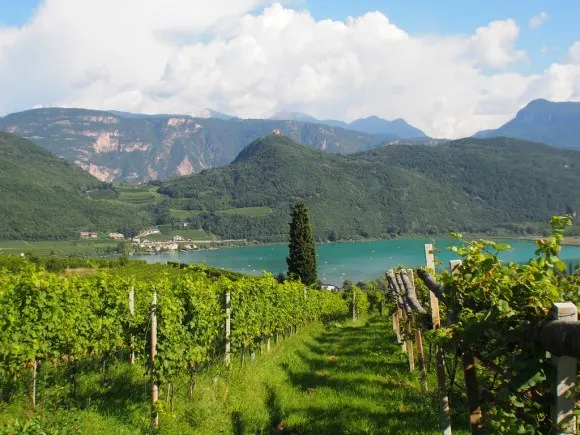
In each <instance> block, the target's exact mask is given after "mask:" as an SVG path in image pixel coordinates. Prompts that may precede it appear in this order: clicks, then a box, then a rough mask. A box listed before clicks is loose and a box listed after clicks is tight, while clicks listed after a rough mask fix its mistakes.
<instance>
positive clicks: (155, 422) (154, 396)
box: [151, 293, 159, 427]
mask: <svg viewBox="0 0 580 435" xmlns="http://www.w3.org/2000/svg"><path fill="white" fill-rule="evenodd" d="M155 355H157V293H153V302H152V303H151V369H152V371H153V382H152V383H151V406H152V407H153V419H152V421H151V425H152V426H153V427H159V413H158V412H157V411H155V403H157V400H159V385H158V383H157V379H155Z"/></svg>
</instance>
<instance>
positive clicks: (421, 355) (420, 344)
mask: <svg viewBox="0 0 580 435" xmlns="http://www.w3.org/2000/svg"><path fill="white" fill-rule="evenodd" d="M415 341H416V342H417V360H418V361H419V370H420V371H421V391H423V393H426V392H427V371H426V369H425V353H424V351H423V337H422V336H421V330H420V329H417V330H416V331H415Z"/></svg>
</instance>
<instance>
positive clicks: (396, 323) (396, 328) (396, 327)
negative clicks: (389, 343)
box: [393, 310, 401, 344]
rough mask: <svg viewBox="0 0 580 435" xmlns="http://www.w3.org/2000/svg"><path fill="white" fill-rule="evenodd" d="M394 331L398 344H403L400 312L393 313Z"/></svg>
mask: <svg viewBox="0 0 580 435" xmlns="http://www.w3.org/2000/svg"><path fill="white" fill-rule="evenodd" d="M393 330H394V331H395V335H396V336H397V343H399V344H401V330H400V329H399V310H397V311H395V312H394V313H393Z"/></svg>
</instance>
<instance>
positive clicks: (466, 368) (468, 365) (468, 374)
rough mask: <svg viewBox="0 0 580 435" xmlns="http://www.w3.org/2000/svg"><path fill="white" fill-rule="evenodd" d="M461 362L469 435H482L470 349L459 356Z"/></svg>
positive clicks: (473, 365) (479, 406)
mask: <svg viewBox="0 0 580 435" xmlns="http://www.w3.org/2000/svg"><path fill="white" fill-rule="evenodd" d="M461 359H462V361H463V377H464V378H465V393H466V395H467V406H468V407H469V424H470V426H471V433H472V434H474V435H476V434H483V433H484V431H483V426H482V413H481V405H480V404H479V391H478V389H477V376H476V372H475V359H474V357H473V351H472V350H471V349H469V348H468V349H464V350H463V354H462V356H461Z"/></svg>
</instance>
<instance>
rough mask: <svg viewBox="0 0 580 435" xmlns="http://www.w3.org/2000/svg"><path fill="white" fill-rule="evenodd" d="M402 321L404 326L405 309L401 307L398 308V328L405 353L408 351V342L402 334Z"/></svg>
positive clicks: (402, 349)
mask: <svg viewBox="0 0 580 435" xmlns="http://www.w3.org/2000/svg"><path fill="white" fill-rule="evenodd" d="M401 322H403V326H404V322H405V320H404V317H403V310H402V309H401V307H399V308H398V309H397V328H399V334H398V336H399V343H400V344H401V351H402V352H403V353H405V352H407V344H406V343H405V341H404V340H403V336H402V335H401V330H402V328H401Z"/></svg>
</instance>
